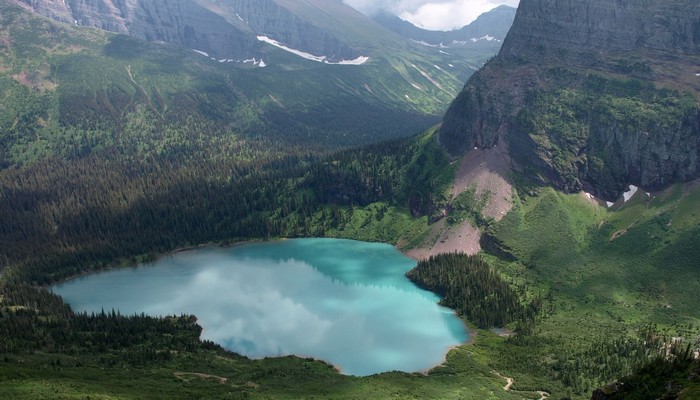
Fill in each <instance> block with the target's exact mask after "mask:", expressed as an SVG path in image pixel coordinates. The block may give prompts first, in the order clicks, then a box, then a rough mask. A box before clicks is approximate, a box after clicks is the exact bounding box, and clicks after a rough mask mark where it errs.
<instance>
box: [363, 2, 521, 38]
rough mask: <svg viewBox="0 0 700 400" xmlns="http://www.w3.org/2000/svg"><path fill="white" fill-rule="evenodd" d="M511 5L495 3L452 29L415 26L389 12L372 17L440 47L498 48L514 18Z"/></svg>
mask: <svg viewBox="0 0 700 400" xmlns="http://www.w3.org/2000/svg"><path fill="white" fill-rule="evenodd" d="M515 11H516V10H515V8H513V7H509V6H499V7H496V8H494V9H493V10H491V11H488V12H486V13H484V14H482V15H480V16H479V18H477V19H476V20H474V21H473V22H472V23H471V24H469V25H466V26H464V27H462V28H460V29H456V30H453V31H446V32H445V31H431V30H426V29H422V28H419V27H417V26H415V25H413V24H411V23H410V22H408V21H404V20H402V19H401V18H399V17H397V16H396V15H394V14H391V13H389V12H380V13H379V14H377V15H376V16H374V20H375V21H377V23H379V24H380V25H382V26H384V27H386V28H387V29H390V30H392V31H394V32H396V33H398V34H399V35H401V36H404V37H407V38H410V39H412V40H414V41H418V42H423V43H425V44H429V45H433V46H441V47H446V48H447V47H460V46H478V45H490V46H497V48H498V47H500V46H501V44H502V43H503V39H505V37H506V35H507V34H508V31H509V30H510V28H511V25H512V24H513V19H514V18H515Z"/></svg>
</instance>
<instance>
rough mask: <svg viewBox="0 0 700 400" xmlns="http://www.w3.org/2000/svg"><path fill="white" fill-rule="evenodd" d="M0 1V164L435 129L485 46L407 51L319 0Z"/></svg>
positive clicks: (295, 144)
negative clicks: (0, 96) (0, 106)
mask: <svg viewBox="0 0 700 400" xmlns="http://www.w3.org/2000/svg"><path fill="white" fill-rule="evenodd" d="M0 7H2V14H1V15H0V19H1V20H2V24H1V25H0V35H1V37H2V42H1V45H2V46H1V47H0V81H1V82H2V90H3V94H4V99H5V101H4V102H5V105H6V106H5V107H4V108H3V109H2V110H0V128H2V130H1V131H0V165H2V166H5V165H14V164H18V163H24V162H27V161H32V160H40V159H43V158H46V157H53V156H58V157H62V158H66V157H67V158H75V157H80V156H83V155H86V154H91V153H92V152H97V153H100V152H111V151H118V152H120V153H122V154H125V155H127V156H128V157H133V156H135V155H136V154H139V157H141V156H149V155H153V154H156V153H161V154H169V153H170V152H178V153H186V152H190V153H191V154H197V153H198V152H204V153H207V154H208V153H209V152H210V151H212V149H214V151H215V152H218V151H223V150H222V149H225V148H227V146H228V144H222V142H226V141H231V142H233V140H232V139H231V138H235V141H236V143H238V145H241V144H244V145H245V146H248V147H250V146H254V147H256V148H259V149H264V150H263V151H265V152H267V151H269V150H270V149H272V148H275V149H276V150H275V151H277V150H282V151H283V152H284V151H287V150H289V149H299V148H306V149H307V150H308V149H309V148H315V149H328V148H334V147H338V146H355V145H361V144H367V143H370V142H376V141H381V140H385V139H390V138H397V137H402V136H406V135H410V134H413V133H417V132H419V131H421V130H424V129H426V128H428V127H430V126H431V125H434V124H435V123H437V122H438V121H439V118H440V116H441V115H442V114H443V113H444V110H445V109H446V108H447V106H448V105H449V103H450V102H451V101H452V99H453V98H454V96H455V95H456V94H457V93H458V91H459V90H460V88H461V87H462V86H463V85H464V82H465V81H466V79H467V78H468V77H469V76H470V75H471V74H472V73H473V71H474V70H475V69H477V68H478V67H479V66H481V65H483V63H485V62H486V60H487V59H488V58H489V57H491V56H492V55H493V54H494V53H495V50H483V49H477V50H474V51H471V50H465V51H461V52H450V53H448V52H445V51H439V49H436V48H428V47H425V46H421V45H418V44H415V43H412V42H410V41H409V40H407V39H405V38H402V37H400V36H399V35H397V34H395V33H393V32H391V31H389V30H387V29H385V28H383V27H381V26H380V25H378V24H376V23H375V22H373V21H372V20H371V19H369V18H367V17H365V16H364V15H362V14H360V13H358V12H356V11H355V10H353V9H352V8H349V7H347V6H346V5H344V4H343V3H342V2H340V1H335V0H314V1H305V2H296V1H283V0H276V1H272V0H266V1H243V0H228V1H225V2H224V1H220V2H213V1H205V0H187V1H185V0H176V1H167V2H165V1H137V0H125V1H116V0H115V1H106V0H105V1H97V2H83V1H73V0H67V1H66V2H63V1H48V0H33V1H19V0H2V1H0ZM37 14H41V15H46V16H49V17H52V18H54V19H57V20H59V21H67V22H57V21H54V20H50V19H46V18H44V17H42V16H40V15H37ZM239 17H240V18H239ZM245 21H247V22H245ZM97 28H99V29H97ZM104 29H106V30H108V31H105V30H104ZM113 32H117V33H113ZM120 32H121V33H120ZM195 125H196V127H195ZM189 135H195V136H198V137H200V138H203V139H206V140H194V141H192V140H185V139H183V138H184V137H186V136H189ZM88 137H89V139H88ZM215 143H216V144H215ZM194 147H197V149H194Z"/></svg>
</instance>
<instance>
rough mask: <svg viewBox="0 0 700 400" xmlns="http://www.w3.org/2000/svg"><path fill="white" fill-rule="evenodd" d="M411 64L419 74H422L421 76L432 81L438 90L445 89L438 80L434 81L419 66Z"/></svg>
mask: <svg viewBox="0 0 700 400" xmlns="http://www.w3.org/2000/svg"><path fill="white" fill-rule="evenodd" d="M411 66H412V67H413V68H415V69H416V71H418V72H419V73H420V74H421V75H423V77H424V78H425V79H427V80H429V81H430V83H432V84H433V85H435V87H437V88H438V89H440V90H442V91H446V90H445V88H444V87H442V85H441V84H440V82H438V81H436V80H435V79H433V77H431V76H430V75H428V74H427V73H426V72H424V71H423V70H421V69H420V68H418V67H416V65H415V64H411Z"/></svg>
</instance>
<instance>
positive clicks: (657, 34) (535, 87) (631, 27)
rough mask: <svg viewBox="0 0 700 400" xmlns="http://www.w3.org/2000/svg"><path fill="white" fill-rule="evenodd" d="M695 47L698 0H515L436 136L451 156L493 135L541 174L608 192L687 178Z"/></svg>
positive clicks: (694, 141)
mask: <svg viewBox="0 0 700 400" xmlns="http://www.w3.org/2000/svg"><path fill="white" fill-rule="evenodd" d="M699 56H700V3H698V2H696V1H691V0H663V1H648V0H640V1H628V0H522V1H521V2H520V8H519V9H518V12H517V16H516V18H515V22H514V24H513V28H512V29H511V31H510V32H509V34H508V36H507V38H506V40H505V41H504V44H503V47H502V48H501V51H500V53H499V55H498V56H497V57H496V58H495V59H494V60H493V61H492V62H490V63H489V64H487V65H486V67H484V68H483V69H482V70H481V71H479V72H478V73H477V74H476V75H475V76H474V77H473V78H472V79H471V80H470V81H469V82H468V83H467V85H466V86H465V88H464V90H463V91H462V93H460V95H459V96H458V98H457V99H456V100H455V102H454V103H453V104H452V105H451V107H450V109H449V110H448V112H447V114H446V116H445V118H444V123H443V127H442V129H441V133H440V140H441V141H442V143H443V144H445V145H446V147H447V148H448V149H450V151H452V152H453V153H455V154H461V153H463V152H465V151H467V150H469V149H471V148H473V147H481V148H486V147H491V146H494V145H495V144H496V143H498V142H499V141H503V142H505V143H507V144H508V145H509V149H510V153H511V156H512V158H513V160H514V161H515V164H516V165H518V166H520V167H521V168H527V169H529V170H530V171H531V172H534V173H535V174H537V175H539V176H540V177H541V178H542V179H543V180H544V181H546V182H548V183H552V184H554V185H556V186H558V187H559V188H561V189H564V190H570V191H576V190H580V189H587V190H591V191H593V192H595V193H597V194H599V195H600V196H602V197H607V198H615V197H617V196H618V195H619V193H620V192H621V191H623V190H624V189H625V188H626V186H627V185H629V184H635V185H638V186H642V187H644V188H646V189H649V190H653V189H657V188H661V187H663V186H665V185H668V184H670V183H673V182H678V181H685V180H689V179H693V178H695V177H697V176H698V175H699V172H700V165H699V160H700V155H699V153H698V149H699V148H700V111H699V109H698V102H697V94H698V93H700V75H696V74H697V73H700V70H698V67H697V65H700V64H698V61H700V57H699Z"/></svg>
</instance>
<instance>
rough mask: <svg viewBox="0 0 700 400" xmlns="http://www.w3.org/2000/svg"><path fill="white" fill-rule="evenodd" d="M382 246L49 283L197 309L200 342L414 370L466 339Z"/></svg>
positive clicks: (74, 296) (65, 290)
mask: <svg viewBox="0 0 700 400" xmlns="http://www.w3.org/2000/svg"><path fill="white" fill-rule="evenodd" d="M415 264H416V263H415V261H413V260H411V259H410V258H407V257H405V256H404V255H403V254H401V253H400V252H399V251H397V250H396V249H394V248H393V247H392V246H390V245H384V244H376V243H364V242H356V241H350V240H334V239H299V240H286V241H280V242H269V243H255V244H245V245H240V246H235V247H231V248H213V247H212V248H204V249H198V250H193V251H187V252H182V253H177V254H174V255H171V256H167V257H164V258H162V259H160V260H159V261H157V262H155V263H154V264H146V265H142V266H139V267H136V268H130V269H119V270H113V271H108V272H103V273H98V274H93V275H89V276H85V277H81V278H77V279H74V280H71V281H69V282H67V283H64V284H61V285H57V286H55V287H53V288H52V290H53V291H54V292H55V293H58V294H60V295H61V296H63V297H64V299H65V300H66V301H67V302H68V303H70V304H71V305H72V306H73V308H74V309H75V310H80V311H88V312H90V311H95V312H99V311H100V310H102V309H104V310H107V311H109V310H111V309H112V308H114V309H115V310H119V311H120V312H121V313H123V314H133V313H142V312H143V313H146V314H149V315H154V316H160V315H169V314H176V315H180V314H182V313H187V314H194V315H196V316H197V317H198V319H199V324H200V325H201V326H202V327H204V332H203V334H202V337H203V338H204V339H209V340H212V341H214V342H216V343H219V344H220V345H222V346H224V347H225V348H227V349H229V350H232V351H235V352H237V353H240V354H244V355H246V356H248V357H252V358H261V357H266V356H282V355H289V354H295V355H299V356H305V357H314V358H318V359H321V360H324V361H327V362H329V363H331V364H333V365H335V366H337V367H339V368H341V370H342V371H343V373H345V374H351V375H370V374H374V373H378V372H384V371H391V370H399V371H407V372H414V371H420V370H423V369H426V368H430V367H432V366H434V365H436V364H439V363H441V362H442V361H443V360H444V356H445V354H446V352H447V349H448V347H450V346H454V345H457V344H460V343H463V342H464V341H466V340H467V332H466V330H465V327H464V325H463V324H462V322H461V321H460V320H459V319H458V318H457V317H456V316H455V315H454V314H453V312H452V311H450V310H448V309H446V308H443V307H440V306H438V305H437V301H438V298H437V297H436V296H435V295H433V294H432V293H429V292H426V291H423V290H421V289H419V288H417V287H416V286H414V285H413V284H412V283H411V282H410V281H409V280H408V279H406V278H405V277H404V274H405V273H406V272H407V271H408V270H410V269H411V268H413V267H414V266H415Z"/></svg>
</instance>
